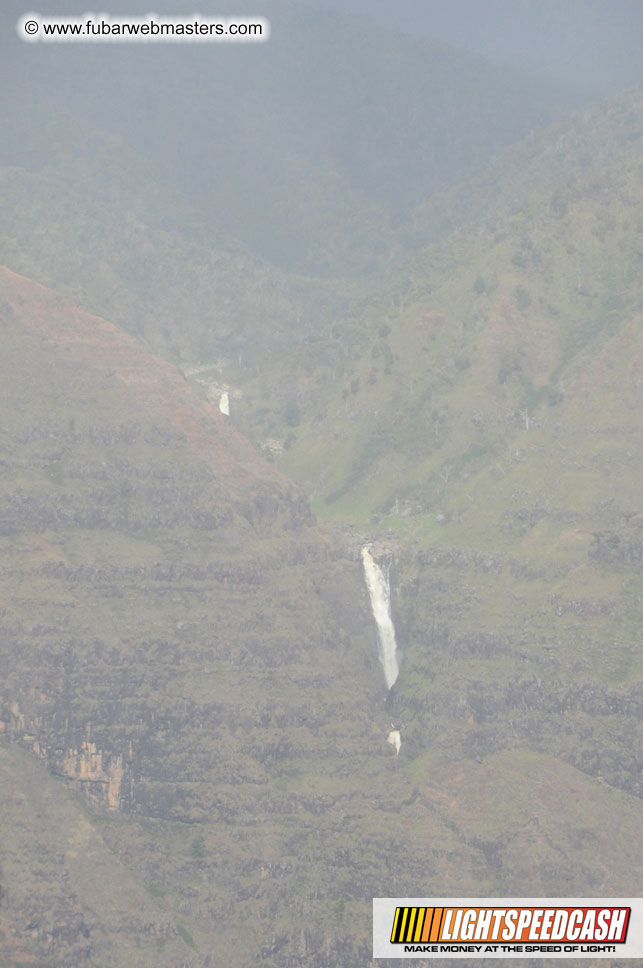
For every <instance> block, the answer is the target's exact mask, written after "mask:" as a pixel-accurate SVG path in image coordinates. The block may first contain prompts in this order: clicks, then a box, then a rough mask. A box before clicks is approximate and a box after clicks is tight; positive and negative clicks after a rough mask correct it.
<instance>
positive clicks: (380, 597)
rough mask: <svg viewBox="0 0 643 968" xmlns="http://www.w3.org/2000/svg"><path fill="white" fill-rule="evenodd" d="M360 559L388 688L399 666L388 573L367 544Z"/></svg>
mask: <svg viewBox="0 0 643 968" xmlns="http://www.w3.org/2000/svg"><path fill="white" fill-rule="evenodd" d="M362 561H363V562H364V576H365V578H366V587H367V588H368V594H369V597H370V599H371V609H372V611H373V618H374V619H375V624H376V625H377V634H378V636H379V640H380V662H381V663H382V668H383V669H384V679H385V681H386V688H387V689H390V688H391V686H392V685H393V683H394V682H395V680H396V679H397V677H398V675H399V672H400V667H399V665H398V664H397V642H396V641H395V627H394V626H393V620H392V618H391V586H390V583H389V580H388V573H387V572H385V571H384V570H383V569H382V568H380V566H379V565H378V564H377V562H376V561H375V559H374V558H373V556H372V554H371V552H370V549H369V547H368V545H366V546H365V547H364V548H362Z"/></svg>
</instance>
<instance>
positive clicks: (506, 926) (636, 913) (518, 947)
mask: <svg viewBox="0 0 643 968" xmlns="http://www.w3.org/2000/svg"><path fill="white" fill-rule="evenodd" d="M464 955H466V956H467V957H468V958H471V957H474V958H485V957H486V958H491V957H493V958H503V957H511V958H516V957H526V958H529V957H531V958H533V957H542V956H546V957H548V958H552V957H558V958H564V957H575V958H578V957H581V958H582V957H588V958H590V957H591V958H600V957H610V958H613V957H615V956H617V957H623V958H640V957H642V956H643V901H642V900H641V899H639V898H628V899H616V900H615V899H609V900H606V899H598V898H573V899H569V898H562V899H561V898H536V899H534V898H520V899H516V898H512V899H507V898H487V899H482V898H467V899H462V898H458V899H449V900H445V899H440V900H437V901H436V900H426V899H422V900H420V899H408V898H405V899H396V898H375V899H374V901H373V956H374V957H375V958H404V957H408V958H411V957H415V958H418V957H419V958H421V957H426V958H436V957H444V958H449V957H460V958H462V957H463V956H464Z"/></svg>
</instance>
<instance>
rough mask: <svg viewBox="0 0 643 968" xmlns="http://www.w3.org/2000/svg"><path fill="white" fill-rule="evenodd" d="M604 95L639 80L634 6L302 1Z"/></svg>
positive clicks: (589, 0) (640, 20)
mask: <svg viewBox="0 0 643 968" xmlns="http://www.w3.org/2000/svg"><path fill="white" fill-rule="evenodd" d="M309 2H310V3H311V4H313V5H314V6H318V7H334V8H336V9H338V10H344V11H346V12H351V13H356V14H362V15H364V16H370V17H372V18H374V19H376V20H379V21H380V22H383V23H390V24H392V25H394V26H395V27H397V28H398V29H400V30H403V31H405V32H408V33H411V34H418V35H420V36H423V37H429V38H431V39H433V40H437V41H440V42H443V43H447V44H452V45H456V46H459V47H464V48H466V49H468V50H473V51H476V52H477V53H480V54H484V55H486V56H488V57H491V58H492V59H493V60H495V61H506V62H509V63H512V64H521V65H522V66H524V67H528V68H530V69H532V70H536V71H538V72H542V73H545V74H552V75H554V76H557V77H560V78H564V79H565V80H568V81H572V82H575V83H577V84H581V85H583V86H588V87H591V88H593V89H595V90H597V91H600V92H604V93H612V92H614V91H616V90H619V89H621V88H625V87H634V86H636V85H637V84H639V83H641V81H642V80H643V56H642V54H641V51H642V50H643V3H642V2H641V0H394V2H391V0H309Z"/></svg>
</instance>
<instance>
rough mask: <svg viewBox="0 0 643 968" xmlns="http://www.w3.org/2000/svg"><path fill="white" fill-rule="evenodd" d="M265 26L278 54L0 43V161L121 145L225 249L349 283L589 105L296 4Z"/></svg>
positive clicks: (259, 49) (271, 14)
mask: <svg viewBox="0 0 643 968" xmlns="http://www.w3.org/2000/svg"><path fill="white" fill-rule="evenodd" d="M139 7H140V12H141V13H142V12H146V11H147V7H145V6H144V5H143V6H141V5H140V4H139ZM184 7H185V4H184ZM77 8H78V12H82V10H83V8H82V5H78V4H77ZM165 8H167V9H172V10H173V11H176V9H177V7H176V4H174V5H170V6H168V5H167V4H166V5H165ZM165 8H164V7H163V5H161V6H160V7H159V12H162V11H163V9H165ZM179 9H180V5H179ZM135 10H136V5H134V6H132V7H131V9H130V13H133V12H135ZM185 10H186V12H188V7H185ZM189 11H190V12H191V7H190V8H189ZM231 12H234V11H233V10H231ZM257 13H261V14H262V15H264V16H266V17H268V18H269V20H270V22H271V29H272V34H271V39H270V41H269V42H268V43H267V44H258V45H257V44H249V45H227V44H220V45H205V47H204V46H203V45H196V46H195V45H192V47H191V48H189V53H188V54H187V56H186V51H185V49H184V47H182V46H181V45H162V47H161V48H159V47H158V46H157V47H154V46H150V45H142V44H139V45H135V46H131V45H130V46H128V45H120V46H118V45H116V46H114V45H96V44H89V45H78V44H77V45H69V44H64V45H59V44H55V45H54V44H50V45H44V44H40V45H32V46H27V45H25V44H23V43H21V42H20V41H19V40H18V39H17V38H16V37H15V33H14V34H13V36H11V35H10V37H9V38H7V37H5V41H4V43H5V47H6V48H7V51H6V53H5V57H6V60H7V63H8V64H9V65H10V71H9V72H8V73H9V86H8V87H7V90H6V95H7V101H6V108H5V112H6V113H5V117H4V119H3V129H4V132H5V136H4V138H3V152H2V162H3V163H4V164H8V165H19V166H26V167H28V168H30V169H31V170H34V169H36V170H38V169H40V168H41V167H42V166H43V165H46V164H47V163H50V162H51V160H52V154H53V159H55V158H56V156H58V158H59V161H60V162H61V164H65V162H64V161H63V159H62V158H60V152H61V150H62V151H66V150H68V147H69V145H70V143H71V144H73V145H74V146H75V149H74V153H77V152H80V153H81V154H82V155H83V156H88V157H91V158H93V159H94V161H95V162H96V161H99V159H100V155H101V151H102V143H101V142H102V139H104V137H105V136H111V137H119V138H122V139H124V140H125V142H126V143H127V144H128V145H129V146H130V147H131V148H133V149H134V150H135V151H137V152H138V153H139V154H140V155H141V156H142V158H143V159H144V160H145V162H146V164H147V165H149V167H150V174H151V175H152V173H154V172H155V173H156V177H157V178H161V179H162V181H163V182H164V183H165V184H167V185H169V186H171V187H172V188H173V189H174V190H179V191H181V192H182V193H183V194H184V195H185V196H186V198H187V199H189V201H190V202H191V204H192V205H193V206H194V207H195V208H196V209H197V210H198V211H199V213H200V215H201V216H202V218H203V219H204V221H205V222H206V224H207V226H208V228H209V230H210V231H211V232H212V233H213V234H214V235H215V237H216V238H221V237H228V236H232V237H234V238H236V239H238V240H240V241H241V242H242V243H243V244H244V245H246V246H247V247H248V248H250V249H252V250H253V251H254V252H256V253H257V254H258V255H261V256H262V257H264V258H268V259H269V260H270V261H272V262H277V263H278V264H280V265H281V266H283V267H286V268H289V269H294V270H296V271H311V270H313V271H323V272H325V273H328V272H331V273H333V274H341V275H346V274H347V272H351V271H355V270H356V269H359V270H364V269H368V268H369V267H370V268H371V270H373V269H374V267H375V266H376V265H377V264H378V260H380V259H381V257H382V256H383V255H385V254H387V253H388V251H389V250H390V248H391V246H392V245H393V244H394V238H393V233H392V226H394V225H395V224H396V223H399V220H400V218H402V217H403V212H404V211H406V210H408V209H409V208H410V207H412V206H413V205H414V204H416V203H417V201H419V200H420V199H422V198H424V197H425V196H427V195H429V194H432V193H435V192H436V191H439V190H441V189H442V188H444V187H445V186H446V185H449V184H452V183H453V182H454V180H456V179H458V178H460V177H462V176H463V175H465V174H468V173H470V172H472V171H474V170H475V169H476V168H478V167H480V165H482V164H484V163H485V162H486V161H487V160H488V159H489V158H490V157H491V156H492V155H494V154H495V153H497V151H498V150H499V149H500V148H501V147H503V146H504V145H506V144H508V143H510V142H513V141H515V140H517V139H519V138H520V137H521V136H523V135H526V134H527V133H528V132H529V131H530V130H531V129H532V128H534V127H535V126H538V125H540V124H543V123H546V122H547V121H549V120H552V119H553V118H554V117H556V116H559V115H560V114H561V113H562V112H564V111H565V110H566V109H569V108H571V107H572V106H574V105H577V104H579V103H580V101H581V98H580V96H579V94H578V92H577V91H576V90H574V89H573V88H569V87H567V86H566V85H564V84H560V83H557V82H551V81H547V80H546V79H540V78H539V79H536V78H533V77H531V76H529V75H528V74H525V73H523V72H521V71H520V70H519V69H508V68H506V67H498V66H494V65H493V64H491V63H489V62H486V61H484V60H482V59H481V58H480V57H478V56H475V55H471V54H467V53H464V52H457V51H455V50H449V49H446V48H443V47H441V46H438V45H431V44H429V43H423V42H422V41H420V40H418V39H416V40H411V39H410V38H406V37H403V36H401V35H398V34H396V33H393V32H392V31H391V30H389V29H386V28H384V27H379V26H377V25H375V24H369V23H368V22H366V21H358V20H354V19H353V18H350V17H348V18H347V17H344V16H342V15H341V14H338V13H333V12H321V11H318V10H315V9H314V8H313V7H309V6H307V5H305V4H302V3H298V2H292V0H267V2H264V3H263V4H262V5H261V9H257ZM61 109H62V110H61ZM61 114H62V116H61ZM152 177H153V175H152ZM94 178H95V179H96V181H98V180H99V173H98V172H95V174H94ZM92 190H95V189H92Z"/></svg>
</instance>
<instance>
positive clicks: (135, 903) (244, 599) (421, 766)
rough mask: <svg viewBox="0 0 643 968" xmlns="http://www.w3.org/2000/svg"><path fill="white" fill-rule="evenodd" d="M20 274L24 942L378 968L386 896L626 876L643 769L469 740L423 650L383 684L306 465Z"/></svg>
mask: <svg viewBox="0 0 643 968" xmlns="http://www.w3.org/2000/svg"><path fill="white" fill-rule="evenodd" d="M0 283H1V295H2V330H3V347H4V352H3V356H2V370H3V372H2V387H3V414H4V429H3V438H2V448H3V450H2V464H1V465H0V470H1V474H2V478H1V482H2V487H1V490H0V494H1V498H2V503H1V505H0V527H1V536H0V551H1V557H0V572H1V574H2V582H3V596H2V613H1V615H0V621H1V625H2V636H1V638H0V643H1V649H2V652H1V655H0V662H1V664H2V669H3V671H4V675H3V677H2V680H1V686H0V688H1V690H2V695H1V706H0V709H1V715H0V721H1V722H2V733H3V735H4V738H3V741H2V744H0V775H1V778H2V783H1V784H0V791H1V793H0V798H1V799H2V816H3V818H4V819H3V823H2V825H1V826H0V838H2V845H3V846H2V849H3V862H2V869H1V870H0V877H1V878H2V906H1V908H0V953H1V955H2V958H3V959H4V960H5V961H10V962H11V963H15V964H16V965H17V966H21V968H23V966H24V968H28V966H29V965H33V964H37V965H38V966H39V968H61V966H62V965H65V964H69V963H70V962H73V963H74V964H75V965H79V966H81V965H87V966H92V968H98V966H99V965H101V964H109V963H111V962H113V963H116V964H128V965H129V964H132V965H140V966H141V968H148V966H149V968H151V966H152V965H154V966H155V968H156V966H161V968H163V966H168V968H169V966H174V965H176V964H177V959H178V961H179V962H180V963H185V964H190V965H192V966H199V968H213V966H219V965H221V966H223V965H238V966H246V965H249V964H254V963H257V961H260V962H261V963H262V964H264V965H266V966H270V968H272V966H275V968H276V966H277V965H280V966H282V965H284V964H287V965H288V964H290V965H295V964H297V965H310V966H311V968H313V966H316V965H319V964H320V962H323V963H324V964H326V965H329V966H337V968H339V966H340V965H341V966H343V968H358V966H360V965H362V964H364V963H365V961H367V960H368V958H369V957H370V954H369V949H370V903H371V898H372V897H373V896H381V895H384V894H387V893H396V892H397V893H404V892H407V891H408V892H411V893H416V894H422V893H426V892H427V891H431V890H435V891H442V892H446V893H451V894H453V895H454V896H456V895H458V894H462V895H465V894H467V893H469V894H470V893H472V892H474V891H476V890H483V891H490V892H494V891H495V892H498V893H502V892H508V891H510V890H512V889H514V888H515V885H521V884H526V883H532V884H538V885H539V886H541V887H542V891H543V893H556V892H560V891H562V890H565V889H569V890H572V889H574V890H575V891H581V889H582V888H583V886H584V885H586V884H587V883H588V879H589V880H591V881H592V883H596V884H597V885H598V884H600V889H601V890H603V889H604V890H605V891H610V890H613V891H614V892H616V893H623V894H628V893H631V892H632V891H633V890H634V885H635V884H636V883H637V881H638V878H639V877H640V859H639V856H638V855H637V854H636V853H634V854H632V853H631V852H630V851H629V848H628V845H629V844H630V843H631V840H632V838H633V836H634V835H635V831H636V829H637V828H638V827H639V826H640V823H641V805H640V801H639V800H638V799H637V798H635V797H632V796H630V795H627V794H620V795H617V794H615V793H614V791H611V790H610V789H609V788H607V787H606V786H605V785H604V784H603V783H601V782H600V781H599V780H597V779H592V778H590V777H588V776H586V775H583V774H582V773H581V772H579V770H578V769H576V768H575V767H574V766H572V765H569V764H567V763H564V762H563V761H562V760H561V759H560V758H558V757H556V756H553V755H551V753H549V754H547V755H537V754H534V753H531V752H529V751H528V750H527V749H526V748H525V746H524V744H523V746H522V748H521V747H518V748H515V749H513V750H512V751H511V752H509V753H507V751H506V750H505V751H504V752H502V751H501V752H499V753H493V752H490V751H487V750H483V749H482V748H480V747H478V748H475V749H473V748H472V749H471V750H469V752H470V753H471V756H469V757H468V758H467V757H466V756H465V758H464V759H462V758H460V759H459V760H458V759H454V755H455V756H457V755H458V739H459V734H458V733H457V730H456V735H455V739H453V740H450V739H448V738H447V737H446V736H445V735H444V733H442V734H441V733H440V731H439V728H440V726H441V724H440V720H439V719H436V718H435V715H438V714H439V712H440V711H439V709H436V710H435V715H434V714H433V713H432V715H433V718H432V719H431V720H430V721H429V720H427V719H426V715H425V713H418V712H417V708H418V704H417V703H415V704H414V700H413V693H412V686H413V679H412V678H408V679H407V680H406V682H405V680H404V678H402V679H401V680H400V688H399V691H398V693H397V695H394V696H392V697H391V698H390V699H389V701H388V704H387V705H385V704H384V701H383V700H384V689H383V684H382V681H381V670H380V668H379V664H378V663H377V660H376V658H375V656H376V649H375V643H374V635H373V629H372V626H371V621H370V616H369V615H368V610H367V602H366V592H365V588H364V585H363V581H362V577H361V574H360V570H359V564H358V558H357V555H355V556H353V555H349V556H347V555H346V552H345V551H342V550H341V549H340V548H339V546H338V545H337V544H336V543H335V542H334V541H333V540H331V539H330V538H329V537H328V536H327V535H324V534H323V532H321V531H320V530H319V529H318V527H317V526H316V524H315V522H314V520H313V519H312V516H311V515H310V511H309V510H308V507H307V505H306V502H305V501H304V500H303V499H302V496H301V493H300V491H299V490H298V489H297V488H296V487H295V486H294V485H293V484H291V483H290V482H288V481H287V480H286V479H284V478H283V477H282V476H281V475H280V474H279V473H278V472H277V471H276V470H275V469H274V468H271V467H270V466H268V465H266V464H265V463H263V462H262V461H260V460H259V459H258V458H257V457H256V456H255V455H254V453H253V451H252V449H251V448H250V447H249V445H248V444H247V443H246V442H245V441H244V440H243V438H242V437H241V436H240V435H239V434H238V432H237V431H235V430H234V428H233V427H231V426H230V423H229V421H227V420H226V419H225V418H224V417H223V416H222V415H221V414H219V413H218V412H217V411H215V410H213V409H212V408H210V407H209V405H207V404H205V403H204V402H203V401H201V400H200V399H199V398H197V397H195V396H194V394H193V393H192V391H191V390H190V389H189V387H188V385H187V384H186V383H185V381H184V380H183V378H182V377H181V376H180V375H178V374H177V372H176V371H175V370H173V369H172V367H170V366H169V365H168V364H166V363H164V362H162V361H160V360H158V359H157V358H155V357H153V356H152V355H151V354H149V353H148V352H147V351H146V350H145V349H143V348H142V347H140V346H138V345H137V344H136V342H135V341H134V340H133V339H132V338H131V337H128V336H127V335H125V334H123V333H122V332H120V331H119V330H118V329H117V328H116V327H114V326H112V325H111V324H109V323H107V322H105V321H104V320H102V319H99V318H97V317H91V316H88V315H87V314H85V313H82V312H81V311H79V310H77V309H76V308H74V307H73V306H71V305H69V304H68V303H66V302H65V301H64V300H62V299H61V297H60V296H58V295H56V294H54V293H52V292H50V291H47V290H44V289H43V288H42V287H40V286H37V285H35V284H33V283H31V282H29V281H28V280H25V279H24V278H21V277H19V276H17V275H15V274H14V273H12V272H10V271H8V270H2V272H1V273H0ZM416 605H417V600H416ZM407 622H408V623H409V625H410V623H411V613H410V612H409V613H408V617H407ZM414 654H415V658H414ZM420 654H421V653H420V652H419V651H418V649H417V648H416V647H415V646H414V645H413V644H412V643H411V642H410V639H409V644H408V654H407V658H405V663H406V665H403V673H404V669H405V668H409V669H413V668H414V667H415V668H417V664H418V661H419V659H418V658H417V657H418V656H419V655H420ZM438 666H439V663H436V667H438ZM431 682H432V680H431V679H429V678H425V679H424V685H423V688H424V689H425V690H428V692H429V693H430V690H431V689H432V685H431ZM396 689H397V687H396ZM446 695H447V698H448V691H447V693H446ZM391 703H393V706H391ZM431 703H432V706H434V707H435V705H436V704H435V695H433V697H432V699H431ZM445 705H446V706H448V702H446V700H445ZM396 707H398V708H400V709H402V708H404V715H405V716H406V715H407V713H408V721H407V724H406V725H405V726H404V727H403V737H404V738H403V746H402V751H401V753H400V756H399V757H396V756H395V754H394V752H393V750H392V748H391V747H390V746H389V745H388V744H387V743H386V741H385V740H386V734H387V731H388V728H389V725H388V724H389V716H390V715H391V709H395V708H396ZM419 708H421V707H419ZM447 715H448V716H451V711H450V710H448V711H447ZM423 716H424V719H423V718H422V717H423ZM452 725H453V720H452V719H451V720H450V722H449V726H450V727H451V728H452ZM436 726H437V727H438V728H437V729H436ZM488 753H490V755H488ZM474 757H475V759H474ZM480 758H484V762H485V767H484V769H482V770H481V769H480V767H479V765H478V763H476V759H478V760H479V759H480ZM552 776H553V777H555V780H554V781H552V779H551V777H552ZM514 782H515V783H516V784H518V785H520V786H521V787H522V788H524V790H525V791H531V792H530V793H528V794H527V793H526V797H525V802H524V804H523V806H522V807H521V808H520V810H524V812H525V817H524V819H523V818H522V815H521V812H520V810H519V809H518V807H516V808H515V809H514V808H512V812H511V813H509V812H507V811H508V810H509V807H508V806H507V805H506V801H505V800H504V799H503V794H502V790H503V784H512V783H514ZM552 782H553V783H554V786H555V790H556V797H553V796H551V794H550V793H549V792H547V791H548V789H549V786H548V785H549V784H551V783H552ZM536 802H537V803H538V810H537V813H534V812H533V809H532V803H536ZM503 804H505V805H503ZM532 813H533V815H534V817H535V818H536V821H537V822H533V823H532V821H531V820H530V819H529V818H530V817H531V816H532ZM561 816H562V817H564V822H562V823H561V819H560V818H561ZM607 817H609V818H610V821H611V823H612V824H613V826H611V827H610V826H609V825H608V824H607V823H606V818H607ZM530 824H532V825H531V826H530ZM500 826H502V829H503V831H504V833H501V831H500V829H499V827H500ZM579 827H580V828H582V830H584V831H585V832H586V836H585V839H583V838H578V837H577V836H576V835H575V833H574V831H576V830H577V829H578V828H579ZM608 828H609V837H608V836H607V833H606V831H607V830H608ZM615 829H616V830H617V831H618V834H617V836H616V838H615V835H614V830H615ZM590 844H591V849H590V847H589V846H588V845H590ZM614 851H616V852H617V855H618V857H619V863H618V865H614V864H613V863H611V861H610V858H613V857H614ZM597 889H598V888H597ZM231 912H234V913H235V914H236V915H237V917H230V914H231ZM249 924H250V925H252V926H253V928H252V931H249V930H247V928H246V927H245V926H247V925H249Z"/></svg>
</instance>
